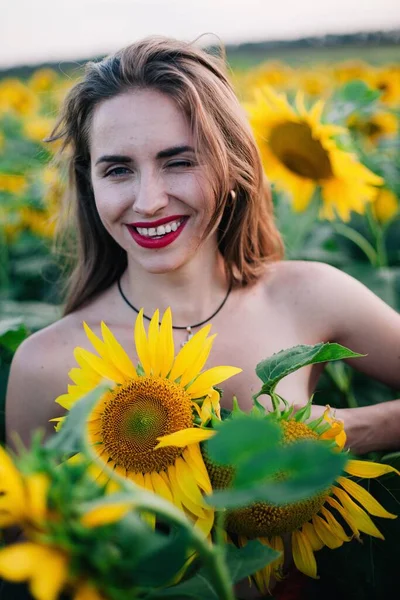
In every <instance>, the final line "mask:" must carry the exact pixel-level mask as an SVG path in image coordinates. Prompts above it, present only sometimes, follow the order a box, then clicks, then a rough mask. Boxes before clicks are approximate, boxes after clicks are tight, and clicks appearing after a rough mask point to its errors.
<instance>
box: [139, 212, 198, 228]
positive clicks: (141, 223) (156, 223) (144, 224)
mask: <svg viewBox="0 0 400 600" xmlns="http://www.w3.org/2000/svg"><path fill="white" fill-rule="evenodd" d="M185 218H186V215H170V216H169V217H163V218H162V219H158V220H157V221H146V222H145V221H135V222H134V223H128V225H129V226H132V227H146V228H148V229H149V228H150V227H158V226H159V225H164V224H165V223H170V222H171V221H180V220H181V219H185Z"/></svg>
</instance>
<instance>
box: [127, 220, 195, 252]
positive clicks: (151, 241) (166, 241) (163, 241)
mask: <svg viewBox="0 0 400 600" xmlns="http://www.w3.org/2000/svg"><path fill="white" fill-rule="evenodd" d="M182 218H183V221H182V223H181V224H180V225H179V227H178V229H177V230H176V231H171V232H170V233H165V234H164V235H163V236H160V237H150V236H145V235H141V234H140V233H139V232H138V231H137V230H136V229H135V228H136V227H146V228H150V227H157V226H158V225H164V223H170V222H171V221H178V220H179V219H182ZM187 222H188V217H172V218H171V217H165V218H163V219H159V220H158V221H152V222H151V223H144V222H135V223H130V224H129V225H127V228H128V231H129V233H130V234H131V236H132V238H133V239H134V240H135V242H136V243H137V244H138V245H139V246H141V247H142V248H150V249H151V248H152V249H157V248H165V247H166V246H169V245H170V244H172V242H174V241H175V240H176V238H177V237H178V236H179V235H180V234H181V233H182V231H183V228H184V227H185V225H186V223H187Z"/></svg>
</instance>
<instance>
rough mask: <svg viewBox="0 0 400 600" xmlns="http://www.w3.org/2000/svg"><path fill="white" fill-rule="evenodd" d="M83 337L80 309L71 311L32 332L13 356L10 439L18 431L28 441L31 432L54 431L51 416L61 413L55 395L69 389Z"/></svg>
mask: <svg viewBox="0 0 400 600" xmlns="http://www.w3.org/2000/svg"><path fill="white" fill-rule="evenodd" d="M81 340H82V341H83V335H82V326H81V319H80V315H79V313H76V314H71V315H68V316H66V317H64V318H62V319H60V320H59V321H57V322H55V323H53V324H52V325H49V326H48V327H46V328H44V329H42V330H40V331H38V332H36V333H34V334H32V335H31V336H30V337H29V338H27V339H26V340H25V341H24V342H23V343H22V344H21V345H20V346H19V348H18V350H17V352H16V353H15V356H14V358H13V361H12V364H11V370H10V376H9V381H8V387H7V396H6V428H7V437H8V439H9V438H10V436H11V435H12V432H13V431H15V432H17V433H18V434H19V435H20V437H21V438H22V440H23V441H24V442H28V441H29V438H30V432H31V431H32V430H34V429H35V428H37V427H42V428H43V429H44V430H45V431H46V433H51V432H52V431H53V425H51V424H49V422H48V421H49V419H51V418H53V417H56V416H59V415H60V414H61V412H62V409H61V407H59V406H58V405H57V404H55V402H54V399H55V398H56V397H57V396H59V395H60V394H62V393H65V391H66V389H67V385H68V371H69V370H70V369H71V368H72V367H73V366H74V357H73V349H74V347H75V346H77V345H80V343H81Z"/></svg>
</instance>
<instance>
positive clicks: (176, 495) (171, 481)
mask: <svg viewBox="0 0 400 600" xmlns="http://www.w3.org/2000/svg"><path fill="white" fill-rule="evenodd" d="M171 474H172V477H171ZM159 475H160V477H161V479H163V480H164V483H165V485H166V486H167V487H168V488H170V489H171V493H172V497H173V502H174V505H175V506H176V507H177V508H179V510H182V511H183V506H182V495H181V491H180V489H179V487H178V484H177V482H176V476H175V469H174V466H173V465H171V466H170V467H169V468H168V473H166V472H165V471H160V473H159Z"/></svg>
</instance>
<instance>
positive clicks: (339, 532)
mask: <svg viewBox="0 0 400 600" xmlns="http://www.w3.org/2000/svg"><path fill="white" fill-rule="evenodd" d="M321 514H322V515H323V516H324V517H325V520H326V521H327V523H328V525H329V527H330V529H331V531H332V532H333V533H334V535H335V536H336V537H337V538H339V539H341V540H343V542H350V540H351V538H350V537H349V536H348V535H347V534H346V532H345V530H344V529H343V527H342V526H341V524H340V523H339V521H337V520H336V519H335V517H334V516H333V514H332V513H331V512H329V510H328V509H327V508H325V507H322V508H321Z"/></svg>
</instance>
